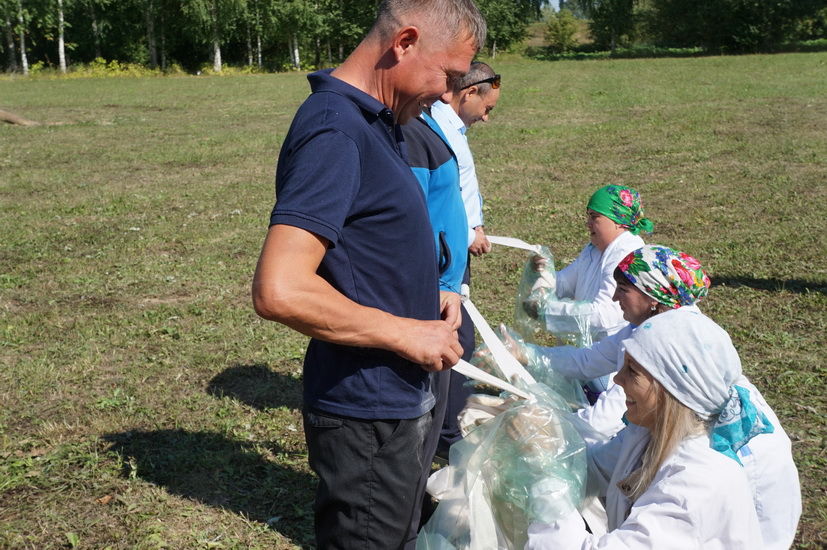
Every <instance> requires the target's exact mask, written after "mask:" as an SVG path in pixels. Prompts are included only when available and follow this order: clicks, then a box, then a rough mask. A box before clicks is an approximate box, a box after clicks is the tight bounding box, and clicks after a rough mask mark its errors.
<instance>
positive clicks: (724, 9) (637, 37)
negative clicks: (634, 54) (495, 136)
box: [550, 0, 827, 53]
mask: <svg viewBox="0 0 827 550" xmlns="http://www.w3.org/2000/svg"><path fill="white" fill-rule="evenodd" d="M560 3H561V8H565V9H567V10H569V13H568V14H564V15H563V17H564V18H568V19H569V21H568V22H566V21H559V20H555V18H559V15H555V16H554V17H552V19H553V20H552V21H551V27H552V29H550V30H551V31H552V34H553V35H554V34H555V33H557V34H558V35H559V32H560V28H559V27H560V26H561V25H563V26H566V25H568V26H569V27H571V21H570V20H571V18H573V17H574V16H577V15H579V16H581V17H584V18H587V19H589V30H590V32H591V35H592V38H593V39H594V44H595V47H596V48H599V49H611V50H614V49H615V48H617V47H619V46H634V45H639V44H646V45H654V46H661V47H665V48H687V47H699V48H703V49H704V50H706V51H708V52H712V53H744V52H771V51H774V50H776V49H778V48H779V47H781V46H782V45H784V44H786V43H790V42H795V41H803V40H812V39H820V38H827V0H561V2H560ZM561 12H562V9H561Z"/></svg>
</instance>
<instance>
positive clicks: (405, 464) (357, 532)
mask: <svg viewBox="0 0 827 550" xmlns="http://www.w3.org/2000/svg"><path fill="white" fill-rule="evenodd" d="M432 420H433V412H428V413H426V414H424V415H422V416H421V417H419V418H414V419H410V420H361V419H354V418H345V417H338V416H335V415H330V414H327V413H320V412H315V411H305V412H304V433H305V441H306V442H307V449H308V455H309V461H310V467H311V468H312V469H313V471H314V472H316V474H317V475H318V476H319V486H318V489H317V491H316V502H315V505H314V513H315V529H316V544H317V548H319V549H320V550H323V549H343V550H351V549H354V548H359V549H365V550H368V549H376V550H394V549H397V548H403V547H404V545H405V544H406V543H407V541H408V540H409V539H411V538H412V537H413V539H414V540H415V537H416V533H415V532H414V533H413V534H411V533H410V528H409V526H410V525H411V524H412V522H413V517H414V515H415V516H416V523H417V525H418V522H419V512H420V504H421V501H422V494H423V492H424V481H423V480H426V479H427V473H425V472H427V471H430V465H431V459H432V456H433V454H431V455H430V456H427V455H426V452H425V450H426V449H425V447H426V445H425V443H426V439H427V436H428V434H429V433H430V432H431V431H432V430H431V424H432ZM434 446H435V445H434ZM420 485H422V486H423V487H420Z"/></svg>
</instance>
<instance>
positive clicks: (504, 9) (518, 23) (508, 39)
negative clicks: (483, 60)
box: [477, 0, 542, 57]
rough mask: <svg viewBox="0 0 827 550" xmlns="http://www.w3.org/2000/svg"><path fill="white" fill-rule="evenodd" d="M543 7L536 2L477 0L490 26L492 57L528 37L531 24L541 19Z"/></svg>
mask: <svg viewBox="0 0 827 550" xmlns="http://www.w3.org/2000/svg"><path fill="white" fill-rule="evenodd" d="M541 5H542V2H538V1H536V0H477V6H478V7H479V9H480V12H482V14H483V16H485V20H486V22H487V24H488V37H487V43H488V47H489V50H490V52H491V56H492V57H496V55H497V51H498V50H507V49H508V48H509V47H511V46H513V45H514V44H517V43H519V42H521V41H522V40H523V39H524V38H525V37H526V34H527V30H528V25H529V23H531V22H532V21H536V20H538V19H539V18H540V13H541V12H540V8H541Z"/></svg>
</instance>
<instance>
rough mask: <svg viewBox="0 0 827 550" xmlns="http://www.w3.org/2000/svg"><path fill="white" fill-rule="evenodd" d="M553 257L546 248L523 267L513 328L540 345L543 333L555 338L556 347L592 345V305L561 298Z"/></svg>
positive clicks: (532, 256)
mask: <svg viewBox="0 0 827 550" xmlns="http://www.w3.org/2000/svg"><path fill="white" fill-rule="evenodd" d="M556 287H557V276H556V271H555V270H554V256H553V255H552V253H551V251H550V250H549V249H548V248H547V247H545V246H543V247H540V253H539V254H532V255H531V256H530V257H529V259H528V261H526V264H525V267H524V268H523V276H522V278H521V280H520V285H519V287H518V288H517V300H516V307H515V309H514V326H515V328H516V330H517V332H519V333H520V334H521V335H522V336H523V338H524V339H525V340H526V341H527V342H532V343H534V342H537V341H538V337H539V335H540V334H542V333H543V332H544V331H546V332H549V333H551V334H552V335H554V337H555V339H556V344H557V345H561V346H562V345H572V346H577V347H588V346H591V345H592V334H591V328H590V326H589V321H590V319H591V316H592V311H593V307H592V305H591V303H590V302H584V301H576V300H572V299H570V298H558V297H557V294H556V293H555V289H556Z"/></svg>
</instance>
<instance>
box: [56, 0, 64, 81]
mask: <svg viewBox="0 0 827 550" xmlns="http://www.w3.org/2000/svg"><path fill="white" fill-rule="evenodd" d="M57 57H58V60H59V61H60V72H61V73H63V74H66V42H65V40H64V37H63V0H57Z"/></svg>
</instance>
